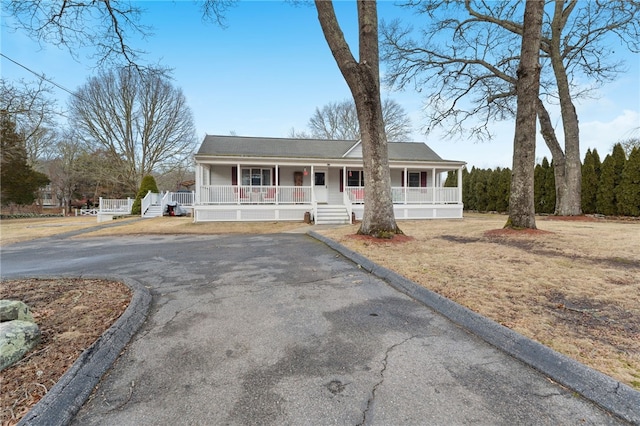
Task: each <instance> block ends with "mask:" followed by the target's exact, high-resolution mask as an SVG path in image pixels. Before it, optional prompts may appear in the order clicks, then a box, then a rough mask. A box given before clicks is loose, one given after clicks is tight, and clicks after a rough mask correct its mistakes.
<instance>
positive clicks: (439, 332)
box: [1, 234, 618, 425]
mask: <svg viewBox="0 0 640 426" xmlns="http://www.w3.org/2000/svg"><path fill="white" fill-rule="evenodd" d="M1 268H2V276H3V278H9V277H12V276H38V275H74V276H79V275H87V274H89V275H104V276H114V275H117V276H128V277H131V278H133V279H135V280H138V281H139V282H141V283H142V284H143V285H145V286H147V287H148V288H150V289H151V292H152V295H153V299H152V306H151V310H150V313H149V317H148V319H147V321H146V322H145V323H144V325H143V326H142V328H141V329H140V330H139V332H138V333H137V334H136V335H135V336H134V338H133V340H132V342H131V344H130V345H129V346H128V347H127V349H126V350H125V351H124V352H123V354H122V356H121V357H120V358H119V359H118V361H117V362H116V363H115V364H114V366H113V368H112V369H111V370H110V371H109V372H108V373H107V374H106V375H105V376H104V377H103V379H102V381H101V383H100V385H99V386H98V388H97V390H96V392H95V394H94V398H93V399H91V400H90V401H89V402H87V403H86V404H85V405H84V407H83V408H82V410H81V411H80V412H79V414H78V415H77V416H76V418H75V420H74V424H78V425H90V424H104V425H174V424H182V425H187V424H188V425H208V424H212V425H213V424H225V425H226V424H229V425H252V424H261V425H269V424H278V425H279V424H288V425H305V424H308V425H329V424H338V425H359V424H376V425H411V424H447V425H450V424H491V425H498V424H504V425H513V424H536V425H537V424H549V425H558V424H618V421H617V420H616V419H614V418H612V417H611V416H610V415H608V414H606V413H604V412H602V411H601V410H600V409H598V408H597V407H595V406H594V405H592V404H591V403H589V402H586V401H585V400H584V399H582V398H580V397H577V396H576V395H575V394H574V393H573V392H570V391H567V390H565V389H563V388H561V387H560V386H557V385H555V384H554V383H552V382H551V381H550V380H548V379H547V378H545V377H544V376H542V375H541V374H539V373H537V372H536V371H534V370H532V369H531V368H529V367H527V366H526V365H524V364H522V363H520V362H519V361H516V360H515V359H513V358H511V357H510V356H508V355H505V354H504V353H502V352H501V351H499V350H497V349H495V348H494V347H492V346H490V345H488V344H487V343H485V342H484V341H481V340H480V339H478V338H477V337H475V336H473V335H471V334H469V333H467V332H466V331H464V330H462V329H461V328H459V327H457V326H456V325H454V324H453V323H451V322H449V321H448V320H447V319H445V318H443V317H442V316H440V315H438V314H436V313H435V312H434V311H432V310H431V309H429V308H427V307H425V306H423V305H422V304H420V303H418V302H416V301H414V300H412V299H410V298H408V297H407V296H405V295H402V294H400V293H398V292H397V291H395V290H394V289H392V288H391V287H389V286H388V285H387V284H386V283H385V282H384V281H381V280H380V279H378V278H375V277H374V276H372V275H371V274H369V273H367V272H365V271H364V270H362V269H359V268H358V267H357V266H356V265H355V264H353V263H352V262H350V261H349V260H347V259H345V258H343V257H342V256H341V255H338V254H337V253H336V252H334V251H333V250H331V249H330V248H329V247H327V246H326V245H324V244H323V243H321V242H318V241H316V240H314V239H312V238H310V237H308V236H306V235H300V234H278V235H266V236H206V237H205V236H203V237H194V236H134V237H118V238H112V237H110V238H93V239H74V240H71V239H66V240H65V239H51V240H47V241H46V244H45V243H44V242H43V241H42V240H41V241H34V242H29V243H23V244H16V245H12V246H9V247H5V248H3V249H2V258H1Z"/></svg>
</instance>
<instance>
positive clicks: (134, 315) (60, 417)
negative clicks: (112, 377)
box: [18, 276, 151, 426]
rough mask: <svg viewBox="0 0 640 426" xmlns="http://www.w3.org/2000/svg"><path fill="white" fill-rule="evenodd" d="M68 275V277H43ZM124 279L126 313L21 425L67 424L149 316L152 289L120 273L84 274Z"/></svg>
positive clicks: (88, 350)
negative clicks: (127, 292)
mask: <svg viewBox="0 0 640 426" xmlns="http://www.w3.org/2000/svg"><path fill="white" fill-rule="evenodd" d="M40 278H65V277H60V276H57V277H49V276H47V277H40ZM83 278H91V279H104V280H110V281H118V282H122V283H124V284H125V285H126V286H127V287H129V288H130V289H131V291H132V292H133V294H132V296H131V302H130V303H129V306H128V307H127V309H126V310H125V311H124V313H123V314H122V315H121V316H120V318H118V319H117V320H116V322H115V323H113V325H111V327H109V329H108V330H107V331H105V332H104V333H103V334H102V335H101V336H100V337H98V339H97V340H96V341H95V342H94V343H93V344H92V345H91V346H89V347H88V348H87V349H86V350H85V351H84V352H82V354H80V357H78V359H77V360H76V361H75V362H74V363H73V365H72V366H71V368H69V370H67V372H66V373H64V375H63V376H62V377H61V378H60V380H58V382H57V383H56V384H55V385H54V386H53V387H52V388H51V389H49V391H48V392H47V393H46V394H45V395H44V396H43V397H42V399H41V400H40V401H38V403H37V404H36V405H35V406H33V408H32V409H31V410H29V412H28V413H27V414H26V415H25V416H24V417H23V418H22V419H21V420H20V422H19V423H18V425H19V426H22V425H47V426H49V425H67V424H69V423H70V422H71V420H72V419H73V417H74V416H75V415H76V414H77V413H78V411H79V410H80V408H82V405H83V404H84V403H85V401H86V400H87V399H88V398H89V396H90V395H91V392H92V391H93V388H94V387H95V386H96V385H97V384H98V382H99V381H100V379H101V378H102V375H103V374H104V373H106V372H107V370H109V368H110V367H111V366H112V365H113V363H114V361H115V360H116V359H117V358H118V356H119V355H120V352H121V351H122V350H123V349H124V348H125V346H126V345H127V344H128V343H129V341H130V340H131V338H132V337H133V335H134V334H135V333H136V332H137V331H138V330H139V329H140V326H141V325H142V324H143V323H144V322H145V320H146V319H147V314H148V313H149V308H150V306H151V293H150V292H149V290H148V289H147V288H145V287H144V286H143V285H142V284H141V283H140V282H138V281H136V280H133V279H131V278H123V277H118V276H115V277H114V276H108V277H105V276H83Z"/></svg>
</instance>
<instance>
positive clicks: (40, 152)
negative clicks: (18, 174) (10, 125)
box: [0, 79, 58, 167]
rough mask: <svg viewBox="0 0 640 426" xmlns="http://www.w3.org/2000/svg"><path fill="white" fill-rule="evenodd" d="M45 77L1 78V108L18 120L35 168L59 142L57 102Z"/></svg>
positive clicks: (30, 160)
mask: <svg viewBox="0 0 640 426" xmlns="http://www.w3.org/2000/svg"><path fill="white" fill-rule="evenodd" d="M50 96H51V89H50V87H48V86H47V85H46V84H45V83H44V81H43V80H40V81H38V82H25V81H24V80H20V81H18V82H17V83H11V82H9V81H7V80H5V79H0V110H2V111H5V112H6V113H7V114H8V116H9V117H11V120H13V122H15V123H16V131H17V132H18V133H19V134H20V135H21V136H22V138H23V139H24V144H25V149H26V152H27V163H28V164H29V165H30V166H32V167H36V166H37V164H38V162H39V161H44V160H47V159H48V158H49V157H50V156H51V153H52V151H53V147H54V145H55V142H56V136H57V135H56V132H55V128H56V123H55V118H54V117H55V115H56V114H57V113H58V112H57V111H56V110H55V101H52V100H51V98H50Z"/></svg>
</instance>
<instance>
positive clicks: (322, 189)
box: [313, 169, 329, 203]
mask: <svg viewBox="0 0 640 426" xmlns="http://www.w3.org/2000/svg"><path fill="white" fill-rule="evenodd" d="M313 174H314V176H313V191H314V193H315V196H316V201H317V202H318V203H326V202H327V199H328V196H329V190H328V189H327V188H329V182H328V179H329V173H327V170H326V169H315V171H314V172H313Z"/></svg>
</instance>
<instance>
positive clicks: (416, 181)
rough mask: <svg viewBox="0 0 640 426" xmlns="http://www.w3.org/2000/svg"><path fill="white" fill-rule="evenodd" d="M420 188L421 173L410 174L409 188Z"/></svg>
mask: <svg viewBox="0 0 640 426" xmlns="http://www.w3.org/2000/svg"><path fill="white" fill-rule="evenodd" d="M419 187H420V172H409V188H419Z"/></svg>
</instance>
